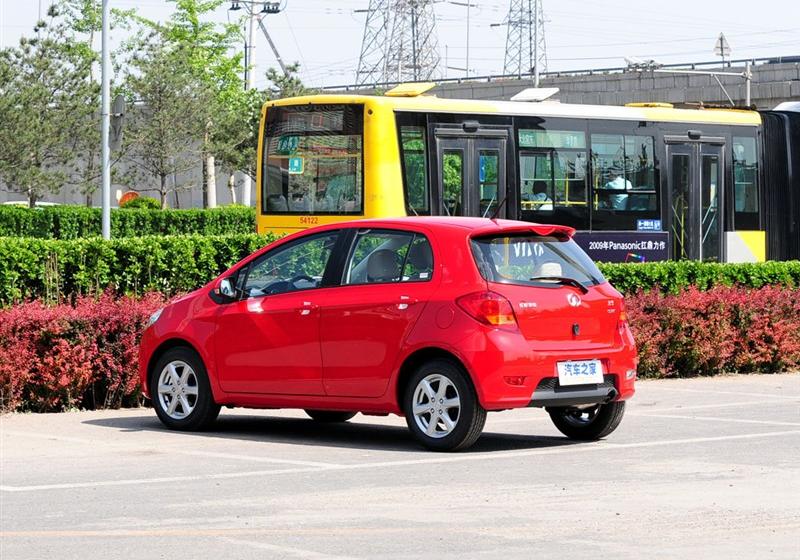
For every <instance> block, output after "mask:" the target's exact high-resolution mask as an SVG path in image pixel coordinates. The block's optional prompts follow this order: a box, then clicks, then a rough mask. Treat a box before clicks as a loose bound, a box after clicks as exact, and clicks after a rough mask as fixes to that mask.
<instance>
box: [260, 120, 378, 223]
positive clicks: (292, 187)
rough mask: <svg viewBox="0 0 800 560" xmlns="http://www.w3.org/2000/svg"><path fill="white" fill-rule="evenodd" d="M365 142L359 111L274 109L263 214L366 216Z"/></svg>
mask: <svg viewBox="0 0 800 560" xmlns="http://www.w3.org/2000/svg"><path fill="white" fill-rule="evenodd" d="M362 138H363V108H362V107H361V106H360V105H309V106H298V107H272V108H270V109H269V110H268V112H267V128H266V131H265V137H264V142H265V150H264V173H263V179H262V181H263V186H262V189H263V190H262V193H263V197H262V211H263V212H264V213H266V214H361V213H363V211H364V207H363V200H364V192H363V189H364V187H363V172H362V165H363V164H362Z"/></svg>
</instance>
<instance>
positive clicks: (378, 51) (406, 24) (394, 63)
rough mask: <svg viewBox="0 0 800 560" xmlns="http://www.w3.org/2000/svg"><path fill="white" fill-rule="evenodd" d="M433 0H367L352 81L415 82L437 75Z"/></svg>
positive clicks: (437, 59) (437, 60) (366, 82)
mask: <svg viewBox="0 0 800 560" xmlns="http://www.w3.org/2000/svg"><path fill="white" fill-rule="evenodd" d="M433 4H434V0H370V3H369V8H368V9H367V10H366V12H367V21H366V23H365V24H364V37H363V39H362V41H361V55H360V57H359V60H358V71H357V72H356V84H358V85H369V84H379V83H389V82H412V81H413V82H417V81H425V80H430V79H432V78H436V77H437V76H438V67H439V60H440V58H439V52H438V48H437V47H438V44H437V37H436V14H435V13H434V10H433Z"/></svg>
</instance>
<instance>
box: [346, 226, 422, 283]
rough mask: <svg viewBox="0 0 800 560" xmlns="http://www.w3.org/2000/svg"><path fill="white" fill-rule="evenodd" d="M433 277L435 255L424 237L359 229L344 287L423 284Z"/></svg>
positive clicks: (390, 231)
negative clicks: (397, 283) (353, 285)
mask: <svg viewBox="0 0 800 560" xmlns="http://www.w3.org/2000/svg"><path fill="white" fill-rule="evenodd" d="M432 274H433V253H432V251H431V246H430V243H429V242H428V240H427V238H426V237H425V236H424V235H420V234H416V233H412V232H402V231H393V230H374V229H367V230H360V231H359V232H358V233H357V234H356V237H355V239H354V241H353V248H352V250H351V252H350V257H349V259H348V261H347V264H346V266H345V273H344V281H343V282H342V283H343V284H351V285H352V284H385V283H392V282H420V281H422V282H424V281H427V280H429V279H430V278H431V275H432Z"/></svg>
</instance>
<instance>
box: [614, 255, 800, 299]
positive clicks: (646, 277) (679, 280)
mask: <svg viewBox="0 0 800 560" xmlns="http://www.w3.org/2000/svg"><path fill="white" fill-rule="evenodd" d="M600 270H601V271H602V272H603V275H604V276H605V277H606V279H608V281H609V282H611V283H612V284H613V285H614V287H615V288H616V289H617V290H619V291H620V292H622V293H634V292H638V291H641V290H651V289H653V288H656V287H658V288H659V289H660V290H661V291H663V292H666V293H670V294H677V293H679V292H681V291H683V290H684V289H686V288H688V287H690V286H694V287H696V288H698V289H700V290H708V289H710V288H712V287H714V286H720V285H721V286H743V287H746V288H760V287H762V286H787V287H790V288H791V287H798V286H800V261H787V262H779V261H769V262H763V263H740V264H739V263H704V262H697V261H667V262H654V263H616V264H607V263H606V264H601V265H600Z"/></svg>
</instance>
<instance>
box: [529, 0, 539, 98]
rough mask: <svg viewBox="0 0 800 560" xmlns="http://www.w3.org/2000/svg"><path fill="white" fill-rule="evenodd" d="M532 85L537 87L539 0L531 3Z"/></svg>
mask: <svg viewBox="0 0 800 560" xmlns="http://www.w3.org/2000/svg"><path fill="white" fill-rule="evenodd" d="M530 4H531V3H530V0H529V1H528V6H530ZM533 87H535V88H538V87H539V0H536V1H535V2H534V3H533Z"/></svg>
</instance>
